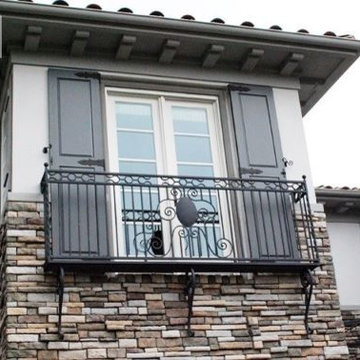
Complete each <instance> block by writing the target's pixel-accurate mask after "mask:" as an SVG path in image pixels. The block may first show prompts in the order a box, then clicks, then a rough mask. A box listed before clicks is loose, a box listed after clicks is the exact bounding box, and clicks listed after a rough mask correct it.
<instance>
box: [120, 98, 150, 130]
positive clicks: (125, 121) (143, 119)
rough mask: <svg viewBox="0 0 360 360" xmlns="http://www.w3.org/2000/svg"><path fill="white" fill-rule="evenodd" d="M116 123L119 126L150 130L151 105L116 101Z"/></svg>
mask: <svg viewBox="0 0 360 360" xmlns="http://www.w3.org/2000/svg"><path fill="white" fill-rule="evenodd" d="M116 124H117V127H119V128H125V129H142V130H152V128H153V122H152V112H151V105H148V104H136V103H126V102H117V103H116Z"/></svg>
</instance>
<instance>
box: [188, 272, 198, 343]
mask: <svg viewBox="0 0 360 360" xmlns="http://www.w3.org/2000/svg"><path fill="white" fill-rule="evenodd" d="M195 285H196V277H195V272H194V269H193V268H191V273H188V274H187V282H186V287H185V294H186V296H187V300H188V323H187V333H188V336H191V337H192V336H194V332H193V331H192V330H191V317H192V314H193V301H194V293H195Z"/></svg>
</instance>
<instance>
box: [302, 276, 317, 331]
mask: <svg viewBox="0 0 360 360" xmlns="http://www.w3.org/2000/svg"><path fill="white" fill-rule="evenodd" d="M300 280H301V285H302V287H303V293H304V296H305V316H304V323H305V329H306V333H307V334H308V335H309V334H311V333H312V330H311V329H310V327H309V310H310V301H311V296H312V292H313V287H314V285H315V279H314V277H313V276H312V274H311V272H310V270H309V269H306V270H305V271H303V272H302V273H301V275H300Z"/></svg>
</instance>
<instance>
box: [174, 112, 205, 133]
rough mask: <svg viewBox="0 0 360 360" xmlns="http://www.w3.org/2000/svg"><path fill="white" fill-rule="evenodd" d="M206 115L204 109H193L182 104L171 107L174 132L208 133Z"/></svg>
mask: <svg viewBox="0 0 360 360" xmlns="http://www.w3.org/2000/svg"><path fill="white" fill-rule="evenodd" d="M206 115H207V114H206V110H205V109H193V108H186V107H182V106H173V107H172V116H173V119H174V129H175V131H176V132H184V133H192V134H208V133H209V130H208V124H207V116H206Z"/></svg>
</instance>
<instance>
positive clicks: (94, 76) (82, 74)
mask: <svg viewBox="0 0 360 360" xmlns="http://www.w3.org/2000/svg"><path fill="white" fill-rule="evenodd" d="M75 75H76V76H77V77H80V78H84V79H96V80H100V76H101V75H100V73H97V72H87V71H80V72H77V73H75Z"/></svg>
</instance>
